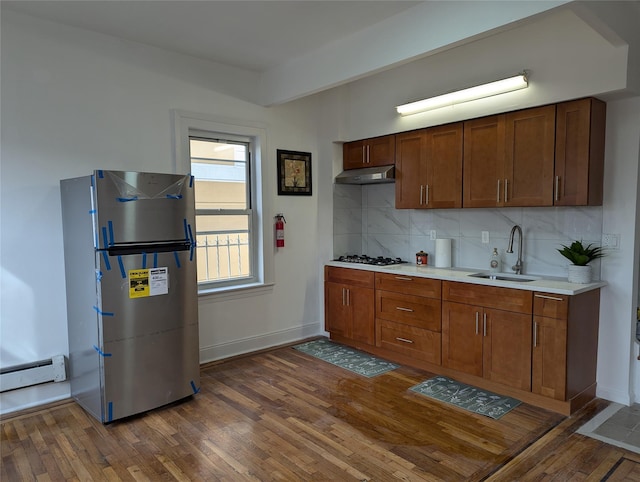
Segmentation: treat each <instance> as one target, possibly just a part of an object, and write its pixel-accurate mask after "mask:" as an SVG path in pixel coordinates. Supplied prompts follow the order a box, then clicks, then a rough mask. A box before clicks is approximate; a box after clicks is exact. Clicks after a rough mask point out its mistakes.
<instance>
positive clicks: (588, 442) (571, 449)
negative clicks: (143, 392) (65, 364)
mask: <svg viewBox="0 0 640 482" xmlns="http://www.w3.org/2000/svg"><path fill="white" fill-rule="evenodd" d="M430 376H431V374H430V373H427V372H423V371H420V370H417V369H413V368H408V367H401V368H399V369H397V370H394V371H392V372H388V373H386V374H383V375H379V376H377V377H374V378H370V379H369V378H364V377H361V376H359V375H355V374H353V373H351V372H348V371H346V370H343V369H341V368H338V367H335V366H333V365H330V364H328V363H325V362H322V361H320V360H317V359H315V358H312V357H310V356H308V355H305V354H303V353H300V352H298V351H297V350H295V349H293V348H291V347H284V348H278V349H276V350H273V351H268V352H264V353H259V354H255V355H251V356H247V357H241V358H236V359H233V360H229V361H226V362H224V363H219V364H215V365H212V366H209V367H207V368H204V369H203V371H202V388H201V391H200V393H199V394H197V395H196V396H195V397H193V398H191V399H188V400H186V401H184V402H180V403H175V404H173V405H170V406H167V407H163V408H160V409H157V410H154V411H151V412H149V413H146V414H143V415H139V416H136V417H131V418H129V419H127V420H124V421H117V422H114V423H112V424H109V425H106V426H103V425H101V424H100V423H98V422H97V421H95V420H94V419H93V418H92V417H90V416H89V415H87V414H86V413H85V412H84V411H83V410H82V409H81V408H80V407H79V406H78V405H77V404H76V403H75V402H68V403H62V404H58V405H56V406H53V407H49V408H46V409H42V410H39V411H34V412H32V413H28V414H21V415H17V416H13V417H9V416H6V417H4V418H3V420H2V421H1V429H2V433H1V438H2V445H1V456H2V467H1V471H0V480H2V481H3V482H4V481H27V480H36V481H48V480H51V481H60V480H73V481H76V480H77V481H91V480H131V481H142V480H149V481H168V480H181V481H182V480H193V481H205V480H207V481H208V480H211V481H218V480H220V481H239V480H254V481H255V480H260V481H266V480H287V481H306V480H337V481H349V480H354V481H355V480H360V481H362V480H374V481H387V480H406V481H411V480H415V481H418V480H419V481H422V480H428V481H435V480H447V481H459V480H465V481H467V480H468V481H476V480H492V481H515V480H518V481H527V480H536V481H542V480H545V481H547V480H554V481H556V480H557V481H568V480H572V481H573V480H640V456H638V455H637V454H634V453H632V452H628V451H626V450H623V449H620V448H617V447H614V446H611V445H607V444H605V443H603V442H599V441H597V440H594V439H591V438H588V437H585V436H583V435H578V434H575V433H574V431H575V430H576V429H577V428H578V427H580V426H581V425H582V424H583V423H585V422H586V421H587V420H589V419H590V418H591V417H593V416H594V415H595V414H596V413H598V412H599V411H600V410H602V409H604V408H605V407H606V406H607V405H608V402H605V401H602V400H595V401H593V402H592V403H590V404H589V405H587V406H586V407H585V408H584V409H582V410H581V411H580V412H578V413H577V414H575V415H574V416H572V417H569V418H565V417H562V416H560V415H558V414H556V413H553V412H548V411H545V410H542V409H539V408H536V407H533V406H530V405H526V404H522V405H520V406H518V407H517V408H516V409H514V410H513V411H512V412H510V413H508V414H506V415H505V416H504V417H503V418H502V419H500V420H493V419H490V418H487V417H484V416H480V415H474V414H470V413H468V412H465V411H462V410H459V409H456V408H453V407H451V406H449V405H444V404H442V403H439V402H436V401H433V400H430V399H428V398H426V397H423V396H421V395H419V394H416V393H413V392H410V391H408V388H409V387H411V386H413V385H415V384H417V383H419V382H421V381H423V380H425V379H426V378H428V377H430Z"/></svg>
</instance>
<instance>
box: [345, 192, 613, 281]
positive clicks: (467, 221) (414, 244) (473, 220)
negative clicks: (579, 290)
mask: <svg viewBox="0 0 640 482" xmlns="http://www.w3.org/2000/svg"><path fill="white" fill-rule="evenodd" d="M333 201H334V202H333V206H334V207H333V252H334V256H335V257H336V258H337V257H338V256H341V255H344V254H367V255H369V256H390V257H401V258H402V259H404V260H407V261H409V262H414V260H415V253H416V252H418V251H420V250H423V251H426V252H427V253H429V264H430V265H433V264H435V241H433V240H431V237H430V232H431V231H435V232H436V237H438V238H451V239H452V249H451V257H452V259H451V262H452V266H453V267H460V268H473V269H488V267H489V258H490V256H491V253H492V251H493V248H498V252H499V253H500V255H501V257H502V266H503V268H502V270H503V271H506V272H511V266H512V265H513V264H515V261H516V258H517V245H518V241H517V236H516V240H515V242H514V253H513V254H508V253H506V252H505V251H506V249H507V244H508V240H509V233H510V231H511V228H512V227H513V225H514V224H519V225H520V227H521V228H522V232H523V234H524V236H523V237H524V239H523V247H522V259H523V265H524V273H528V274H537V275H546V276H560V277H566V276H567V265H568V264H569V263H568V261H567V260H566V259H565V258H564V257H562V256H561V255H560V254H559V253H558V251H557V249H558V248H560V245H561V244H569V243H571V242H572V241H573V240H576V239H578V240H579V239H581V240H583V241H584V242H586V243H594V244H596V245H598V246H599V245H600V244H601V240H602V207H600V206H596V207H579V208H576V207H544V208H493V209H424V210H421V209H395V208H394V205H395V184H393V183H390V184H374V185H365V186H355V185H344V184H334V195H333ZM483 231H487V232H488V233H489V242H488V243H486V244H485V243H482V232H483ZM591 265H592V266H593V273H594V279H598V278H599V277H600V263H599V261H598V260H596V261H594V262H592V263H591Z"/></svg>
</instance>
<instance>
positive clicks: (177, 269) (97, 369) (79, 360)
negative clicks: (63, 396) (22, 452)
mask: <svg viewBox="0 0 640 482" xmlns="http://www.w3.org/2000/svg"><path fill="white" fill-rule="evenodd" d="M193 187H194V182H193V178H192V177H191V176H190V175H174V174H157V173H143V172H124V171H106V170H97V171H95V172H94V173H93V174H92V175H90V176H85V177H80V178H75V179H65V180H62V181H60V191H61V198H62V220H63V233H64V258H65V273H66V290H67V318H68V332H69V371H70V381H71V395H72V397H73V398H74V399H75V400H76V401H77V402H78V403H79V404H80V405H81V406H82V407H83V408H84V409H85V410H86V411H88V412H89V413H90V414H91V415H93V416H94V417H95V418H97V419H98V420H100V421H101V422H102V423H108V422H112V421H114V420H117V419H120V418H123V417H127V416H129V415H133V414H137V413H140V412H144V411H147V410H150V409H153V408H156V407H159V406H162V405H165V404H168V403H170V402H174V401H176V400H180V399H182V398H185V397H188V396H190V395H193V394H195V393H197V392H198V390H199V387H200V369H199V344H198V300H197V278H196V259H195V258H196V249H195V240H194V236H195V223H194V219H195V205H194V203H195V200H194V191H193Z"/></svg>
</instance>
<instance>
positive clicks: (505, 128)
mask: <svg viewBox="0 0 640 482" xmlns="http://www.w3.org/2000/svg"><path fill="white" fill-rule="evenodd" d="M555 117H556V110H555V105H549V106H544V107H536V108H533V109H525V110H520V111H516V112H510V113H508V114H500V115H495V116H490V117H483V118H480V119H474V120H471V121H466V122H465V123H464V191H463V192H464V201H463V206H464V207H501V206H552V205H553V169H554V142H555Z"/></svg>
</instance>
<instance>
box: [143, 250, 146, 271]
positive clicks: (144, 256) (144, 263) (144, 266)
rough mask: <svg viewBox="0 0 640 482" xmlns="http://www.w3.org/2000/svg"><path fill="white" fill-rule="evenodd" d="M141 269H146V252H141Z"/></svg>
mask: <svg viewBox="0 0 640 482" xmlns="http://www.w3.org/2000/svg"><path fill="white" fill-rule="evenodd" d="M142 269H147V253H142Z"/></svg>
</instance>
